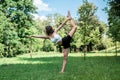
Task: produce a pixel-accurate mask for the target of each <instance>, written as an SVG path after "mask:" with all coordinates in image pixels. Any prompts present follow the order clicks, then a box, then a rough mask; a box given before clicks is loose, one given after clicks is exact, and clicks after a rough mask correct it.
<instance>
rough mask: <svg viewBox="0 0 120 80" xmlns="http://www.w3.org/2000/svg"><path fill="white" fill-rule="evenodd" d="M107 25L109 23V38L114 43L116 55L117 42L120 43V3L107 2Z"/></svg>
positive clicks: (113, 0)
mask: <svg viewBox="0 0 120 80" xmlns="http://www.w3.org/2000/svg"><path fill="white" fill-rule="evenodd" d="M108 3H109V6H110V8H109V10H108V11H107V12H108V17H109V18H108V23H109V31H108V33H109V36H110V37H112V39H113V40H114V42H115V46H116V55H117V41H118V42H120V9H119V8H120V1H119V0H109V1H108Z"/></svg>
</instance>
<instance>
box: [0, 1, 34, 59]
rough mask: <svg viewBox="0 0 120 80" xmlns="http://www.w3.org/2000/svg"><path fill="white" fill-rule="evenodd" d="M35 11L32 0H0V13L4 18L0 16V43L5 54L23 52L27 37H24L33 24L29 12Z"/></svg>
mask: <svg viewBox="0 0 120 80" xmlns="http://www.w3.org/2000/svg"><path fill="white" fill-rule="evenodd" d="M34 12H35V7H34V5H33V0H1V1H0V13H1V15H2V16H3V18H4V19H5V22H2V19H3V18H0V23H1V27H2V31H1V32H2V35H1V36H2V38H1V43H2V44H4V45H5V46H6V47H5V53H6V52H7V56H8V57H10V56H13V54H14V55H15V54H20V53H23V52H25V50H26V49H27V47H28V45H27V43H29V39H27V38H25V36H26V35H30V34H32V33H33V32H32V31H31V28H32V27H33V25H34V21H33V19H32V15H31V13H34Z"/></svg>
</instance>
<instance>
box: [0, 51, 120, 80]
mask: <svg viewBox="0 0 120 80" xmlns="http://www.w3.org/2000/svg"><path fill="white" fill-rule="evenodd" d="M114 55H115V54H112V53H111V54H106V53H101V54H100V53H98V54H96V53H89V54H87V57H86V60H84V58H83V54H81V53H74V54H72V53H70V54H69V57H68V64H67V68H66V72H65V73H64V74H61V73H59V71H60V70H61V65H62V59H63V57H62V54H61V53H52V52H50V53H45V52H39V53H35V54H33V57H32V58H30V55H29V54H24V55H19V56H17V57H14V58H0V80H120V53H119V54H118V57H116V56H114Z"/></svg>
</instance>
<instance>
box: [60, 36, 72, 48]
mask: <svg viewBox="0 0 120 80" xmlns="http://www.w3.org/2000/svg"><path fill="white" fill-rule="evenodd" d="M71 39H72V37H71V36H70V35H68V36H65V37H64V38H62V46H63V48H64V49H66V48H69V47H70V42H71Z"/></svg>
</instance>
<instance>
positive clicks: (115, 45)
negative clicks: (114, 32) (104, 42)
mask: <svg viewBox="0 0 120 80" xmlns="http://www.w3.org/2000/svg"><path fill="white" fill-rule="evenodd" d="M115 53H116V56H117V41H116V40H115Z"/></svg>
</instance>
